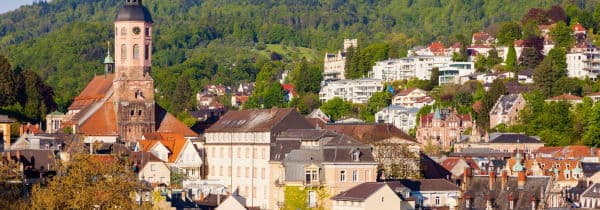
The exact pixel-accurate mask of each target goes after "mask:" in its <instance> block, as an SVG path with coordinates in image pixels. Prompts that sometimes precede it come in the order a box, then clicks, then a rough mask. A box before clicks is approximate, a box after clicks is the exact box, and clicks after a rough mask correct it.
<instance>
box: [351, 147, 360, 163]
mask: <svg viewBox="0 0 600 210" xmlns="http://www.w3.org/2000/svg"><path fill="white" fill-rule="evenodd" d="M352 160H353V161H355V162H358V161H360V150H359V149H356V150H354V151H352Z"/></svg>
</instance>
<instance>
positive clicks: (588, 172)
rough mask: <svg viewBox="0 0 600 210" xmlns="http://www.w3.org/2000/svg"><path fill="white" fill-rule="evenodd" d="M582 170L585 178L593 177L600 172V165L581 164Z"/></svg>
mask: <svg viewBox="0 0 600 210" xmlns="http://www.w3.org/2000/svg"><path fill="white" fill-rule="evenodd" d="M581 169H583V175H585V177H591V176H593V175H594V174H595V173H597V172H598V171H600V163H586V162H581Z"/></svg>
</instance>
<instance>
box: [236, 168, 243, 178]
mask: <svg viewBox="0 0 600 210" xmlns="http://www.w3.org/2000/svg"><path fill="white" fill-rule="evenodd" d="M236 175H237V177H242V168H240V167H239V166H238V167H237V169H236Z"/></svg>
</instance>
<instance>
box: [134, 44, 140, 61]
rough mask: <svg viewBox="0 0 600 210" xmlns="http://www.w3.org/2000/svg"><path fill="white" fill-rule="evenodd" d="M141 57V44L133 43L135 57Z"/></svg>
mask: <svg viewBox="0 0 600 210" xmlns="http://www.w3.org/2000/svg"><path fill="white" fill-rule="evenodd" d="M138 58H140V46H139V45H137V44H136V45H133V59H138Z"/></svg>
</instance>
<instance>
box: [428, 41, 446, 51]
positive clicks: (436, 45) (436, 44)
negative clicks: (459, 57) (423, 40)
mask: <svg viewBox="0 0 600 210" xmlns="http://www.w3.org/2000/svg"><path fill="white" fill-rule="evenodd" d="M445 50H446V47H444V45H443V44H442V43H440V42H434V43H431V45H429V51H431V52H444V51H445Z"/></svg>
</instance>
